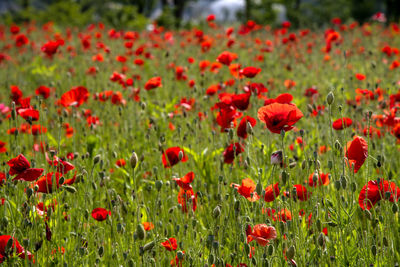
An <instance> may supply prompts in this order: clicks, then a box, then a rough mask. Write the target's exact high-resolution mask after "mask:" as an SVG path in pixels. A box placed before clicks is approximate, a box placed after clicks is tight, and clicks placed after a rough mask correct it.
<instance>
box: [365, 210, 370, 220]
mask: <svg viewBox="0 0 400 267" xmlns="http://www.w3.org/2000/svg"><path fill="white" fill-rule="evenodd" d="M364 214H365V216H366V217H367V219H368V220H372V214H371V212H370V211H369V210H364Z"/></svg>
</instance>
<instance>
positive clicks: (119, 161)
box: [115, 159, 126, 167]
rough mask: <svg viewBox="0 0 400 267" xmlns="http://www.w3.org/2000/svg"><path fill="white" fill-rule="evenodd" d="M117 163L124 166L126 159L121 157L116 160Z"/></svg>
mask: <svg viewBox="0 0 400 267" xmlns="http://www.w3.org/2000/svg"><path fill="white" fill-rule="evenodd" d="M115 165H117V166H118V167H123V166H125V165H126V161H125V160H124V159H119V160H117V161H116V162H115Z"/></svg>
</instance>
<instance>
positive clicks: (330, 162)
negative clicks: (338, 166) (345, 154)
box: [328, 160, 333, 170]
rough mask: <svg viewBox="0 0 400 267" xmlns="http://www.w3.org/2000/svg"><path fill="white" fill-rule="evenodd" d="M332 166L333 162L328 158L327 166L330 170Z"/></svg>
mask: <svg viewBox="0 0 400 267" xmlns="http://www.w3.org/2000/svg"><path fill="white" fill-rule="evenodd" d="M332 167H333V162H332V160H328V168H329V169H330V170H332Z"/></svg>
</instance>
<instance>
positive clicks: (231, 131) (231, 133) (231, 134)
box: [228, 128, 233, 140]
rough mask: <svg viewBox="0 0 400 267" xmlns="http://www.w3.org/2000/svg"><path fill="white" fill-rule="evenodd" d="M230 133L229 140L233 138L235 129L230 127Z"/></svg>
mask: <svg viewBox="0 0 400 267" xmlns="http://www.w3.org/2000/svg"><path fill="white" fill-rule="evenodd" d="M228 134H229V140H233V129H232V128H229V131H228Z"/></svg>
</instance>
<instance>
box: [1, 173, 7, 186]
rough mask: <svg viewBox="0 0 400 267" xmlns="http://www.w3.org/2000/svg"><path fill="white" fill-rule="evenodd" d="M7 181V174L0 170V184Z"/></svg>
mask: <svg viewBox="0 0 400 267" xmlns="http://www.w3.org/2000/svg"><path fill="white" fill-rule="evenodd" d="M6 181H7V176H6V174H5V173H4V172H0V186H3V185H4V184H5V183H6Z"/></svg>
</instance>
